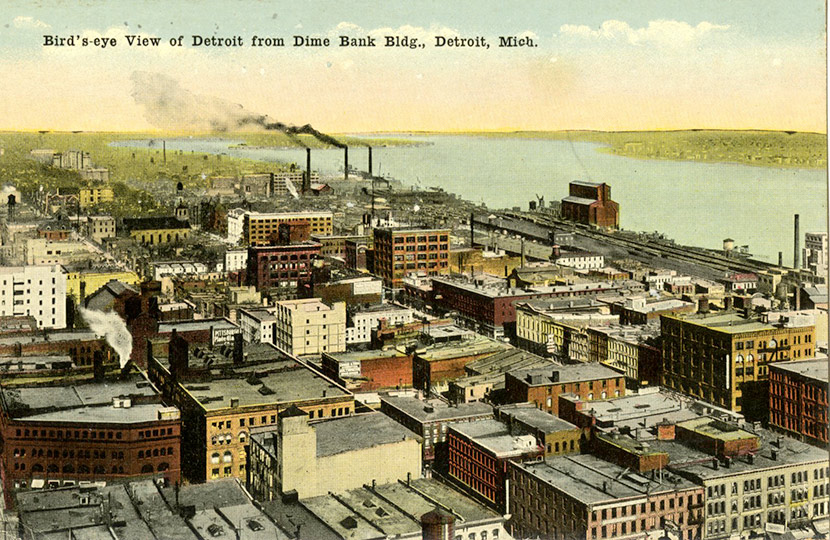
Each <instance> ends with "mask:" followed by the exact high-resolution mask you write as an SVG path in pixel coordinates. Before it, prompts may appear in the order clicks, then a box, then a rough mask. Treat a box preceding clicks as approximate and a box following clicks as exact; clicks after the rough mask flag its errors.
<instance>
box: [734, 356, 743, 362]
mask: <svg viewBox="0 0 830 540" xmlns="http://www.w3.org/2000/svg"><path fill="white" fill-rule="evenodd" d="M735 363H736V364H743V363H744V357H743V355H741V354H739V355H737V356H736V357H735Z"/></svg>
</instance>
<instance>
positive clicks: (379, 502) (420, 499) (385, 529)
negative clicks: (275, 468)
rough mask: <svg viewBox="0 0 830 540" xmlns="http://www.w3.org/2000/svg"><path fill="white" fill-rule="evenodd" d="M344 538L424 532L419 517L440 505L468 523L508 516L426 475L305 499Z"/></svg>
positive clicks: (410, 535)
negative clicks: (404, 480) (405, 480)
mask: <svg viewBox="0 0 830 540" xmlns="http://www.w3.org/2000/svg"><path fill="white" fill-rule="evenodd" d="M301 504H302V506H304V507H305V508H306V509H307V510H308V511H310V512H311V513H313V514H314V515H315V516H316V517H317V518H318V519H319V520H321V521H322V522H324V523H325V524H326V525H327V526H328V527H329V528H330V529H331V530H333V531H334V532H335V533H336V534H337V535H338V537H340V538H350V539H359V538H360V539H362V538H395V537H398V536H401V537H404V538H420V537H421V524H420V522H419V517H420V516H422V515H424V514H426V513H428V512H431V511H433V510H435V507H436V506H439V507H441V508H443V509H445V510H451V511H452V512H453V513H454V514H456V516H458V517H457V519H458V521H459V522H461V523H464V524H465V525H467V526H469V525H476V524H484V523H487V524H490V523H492V524H493V526H494V527H495V526H496V524H500V523H501V522H502V521H503V519H504V518H503V517H502V516H501V515H499V514H498V513H497V512H495V511H493V510H490V509H489V508H486V507H485V506H483V505H481V504H479V503H478V502H476V501H474V500H473V499H471V498H469V497H466V496H464V495H462V494H461V493H459V492H457V491H455V490H453V489H451V488H450V487H448V486H446V485H445V484H443V483H441V482H439V481H437V480H433V479H427V478H419V479H417V480H413V481H411V482H410V483H409V484H408V485H407V483H405V482H396V483H392V484H383V485H379V486H375V487H374V488H368V487H363V488H358V489H352V490H349V491H346V492H344V493H339V494H338V495H337V497H336V498H335V497H334V496H332V495H323V496H320V497H312V498H309V499H304V500H302V501H301Z"/></svg>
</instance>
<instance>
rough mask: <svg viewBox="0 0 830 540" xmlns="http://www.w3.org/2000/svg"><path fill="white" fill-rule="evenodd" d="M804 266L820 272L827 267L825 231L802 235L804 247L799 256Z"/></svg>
mask: <svg viewBox="0 0 830 540" xmlns="http://www.w3.org/2000/svg"><path fill="white" fill-rule="evenodd" d="M801 261H802V263H801V264H802V265H803V267H804V268H807V269H809V270H812V271H813V272H816V273H821V272H822V271H824V269H825V268H827V233H826V232H820V233H815V232H812V233H807V234H805V235H804V249H803V250H802V256H801Z"/></svg>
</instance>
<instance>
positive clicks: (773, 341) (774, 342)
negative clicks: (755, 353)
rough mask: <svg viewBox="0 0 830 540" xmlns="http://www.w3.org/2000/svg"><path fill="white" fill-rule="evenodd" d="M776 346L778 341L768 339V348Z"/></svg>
mask: <svg viewBox="0 0 830 540" xmlns="http://www.w3.org/2000/svg"><path fill="white" fill-rule="evenodd" d="M777 346H778V343H777V342H776V341H775V340H774V339H771V340H769V348H770V349H774V348H775V347H777Z"/></svg>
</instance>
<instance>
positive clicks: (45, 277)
mask: <svg viewBox="0 0 830 540" xmlns="http://www.w3.org/2000/svg"><path fill="white" fill-rule="evenodd" d="M25 315H30V316H32V317H34V318H35V320H36V321H37V325H38V328H66V273H65V272H64V270H63V268H62V267H61V266H60V265H51V266H4V267H0V316H4V317H6V316H25Z"/></svg>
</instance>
